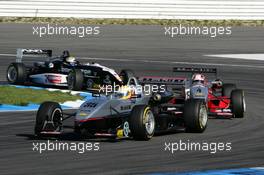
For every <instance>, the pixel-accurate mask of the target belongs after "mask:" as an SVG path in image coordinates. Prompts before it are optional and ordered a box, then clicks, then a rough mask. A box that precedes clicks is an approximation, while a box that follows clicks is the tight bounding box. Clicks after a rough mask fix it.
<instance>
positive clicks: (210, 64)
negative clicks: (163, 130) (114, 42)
mask: <svg viewBox="0 0 264 175" xmlns="http://www.w3.org/2000/svg"><path fill="white" fill-rule="evenodd" d="M0 56H9V57H14V56H16V55H15V54H0ZM77 58H79V59H83V60H100V61H117V62H120V61H121V62H138V63H159V64H177V65H179V64H180V65H199V66H224V67H242V68H254V69H264V66H257V65H249V64H247V65H246V64H222V63H206V62H185V61H158V60H142V59H141V60H135V59H117V58H88V57H77Z"/></svg>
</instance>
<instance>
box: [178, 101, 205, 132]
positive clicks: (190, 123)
mask: <svg viewBox="0 0 264 175" xmlns="http://www.w3.org/2000/svg"><path fill="white" fill-rule="evenodd" d="M183 116H184V123H185V127H186V131H187V132H193V133H201V132H203V131H204V130H205V129H206V127H207V120H208V112H207V107H206V104H205V102H204V101H203V100H198V99H189V100H187V101H186V102H185V104H184V111H183Z"/></svg>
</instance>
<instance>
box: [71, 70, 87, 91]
mask: <svg viewBox="0 0 264 175" xmlns="http://www.w3.org/2000/svg"><path fill="white" fill-rule="evenodd" d="M83 80H84V78H83V73H82V71H81V70H80V69H73V70H71V71H70V73H69V75H68V88H69V89H70V90H74V91H80V90H82V88H83Z"/></svg>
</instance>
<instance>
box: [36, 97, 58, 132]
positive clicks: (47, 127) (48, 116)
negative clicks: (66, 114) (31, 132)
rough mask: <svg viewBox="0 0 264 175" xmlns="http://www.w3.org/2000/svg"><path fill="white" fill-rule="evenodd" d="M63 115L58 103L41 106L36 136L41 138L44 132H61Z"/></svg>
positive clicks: (37, 118) (46, 103)
mask: <svg viewBox="0 0 264 175" xmlns="http://www.w3.org/2000/svg"><path fill="white" fill-rule="evenodd" d="M62 118H63V113H62V109H61V107H60V105H59V104H58V103H56V102H44V103H42V104H41V105H40V107H39V109H38V112H37V116H36V124H35V135H37V136H40V135H41V132H42V131H49V132H54V131H58V132H59V131H60V130H61V128H62Z"/></svg>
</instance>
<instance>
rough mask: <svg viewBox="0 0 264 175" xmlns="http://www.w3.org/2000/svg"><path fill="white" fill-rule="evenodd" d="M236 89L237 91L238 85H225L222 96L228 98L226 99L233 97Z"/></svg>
mask: <svg viewBox="0 0 264 175" xmlns="http://www.w3.org/2000/svg"><path fill="white" fill-rule="evenodd" d="M234 89H236V85H235V84H231V83H226V84H223V88H222V95H223V96H226V97H231V92H232V91H233V90H234Z"/></svg>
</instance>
